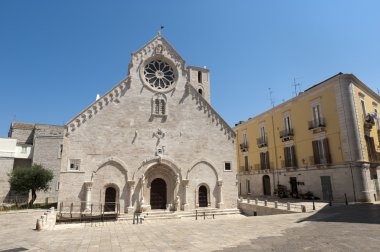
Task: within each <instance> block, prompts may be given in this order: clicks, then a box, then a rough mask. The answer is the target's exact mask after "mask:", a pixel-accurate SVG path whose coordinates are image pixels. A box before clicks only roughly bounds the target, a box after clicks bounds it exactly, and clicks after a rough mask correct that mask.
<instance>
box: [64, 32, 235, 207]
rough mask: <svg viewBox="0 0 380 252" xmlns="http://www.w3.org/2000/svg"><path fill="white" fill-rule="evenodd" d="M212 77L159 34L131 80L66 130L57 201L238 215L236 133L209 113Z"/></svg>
mask: <svg viewBox="0 0 380 252" xmlns="http://www.w3.org/2000/svg"><path fill="white" fill-rule="evenodd" d="M209 77H210V75H209V70H208V69H206V68H201V67H193V66H187V65H186V63H185V61H184V60H183V59H182V58H181V56H180V55H179V54H178V53H177V52H176V51H175V50H174V48H173V47H172V46H171V45H170V44H169V43H168V42H167V41H166V40H165V39H164V38H163V37H162V36H161V35H160V34H159V35H157V36H156V37H155V38H154V39H153V40H151V41H150V42H149V43H147V44H146V45H145V46H144V47H143V48H141V49H140V50H138V51H137V52H135V53H133V54H132V60H131V62H130V63H129V73H128V76H127V77H126V78H125V79H124V80H122V81H121V82H120V83H118V84H117V85H116V86H115V87H114V88H112V89H111V90H110V91H109V92H108V93H106V94H105V95H104V96H102V97H100V98H99V99H97V100H96V101H95V102H94V103H93V104H91V105H90V106H88V107H87V108H85V109H84V110H83V111H82V112H81V113H79V114H78V115H77V116H76V117H75V118H73V119H72V120H71V121H69V122H68V123H67V124H66V126H65V134H64V138H63V151H62V161H61V173H60V188H59V197H58V201H59V202H64V203H70V202H74V203H77V202H79V201H80V202H82V203H83V205H85V206H86V207H87V208H88V207H89V206H90V205H91V204H92V203H103V204H106V205H107V204H108V205H110V206H111V208H112V203H113V202H114V203H117V204H118V205H119V206H120V210H121V212H128V213H130V212H133V211H135V210H138V211H149V210H151V209H166V210H177V211H179V210H182V211H187V210H192V209H196V208H199V207H212V208H236V199H237V182H236V149H235V133H234V131H233V130H232V129H231V128H230V127H229V125H228V124H227V123H226V122H225V121H224V120H223V119H222V118H221V117H220V116H219V115H218V114H217V113H216V112H215V110H214V109H213V108H212V107H211V105H210V78H209ZM111 210H112V209H111Z"/></svg>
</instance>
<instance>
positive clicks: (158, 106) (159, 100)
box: [152, 94, 167, 116]
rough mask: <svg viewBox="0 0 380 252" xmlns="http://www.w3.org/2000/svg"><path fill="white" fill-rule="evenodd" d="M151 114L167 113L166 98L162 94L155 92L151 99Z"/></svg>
mask: <svg viewBox="0 0 380 252" xmlns="http://www.w3.org/2000/svg"><path fill="white" fill-rule="evenodd" d="M152 103H153V104H152V114H153V115H156V116H164V115H166V114H167V109H166V98H165V96H164V95H163V94H156V95H155V96H154V97H153V101H152Z"/></svg>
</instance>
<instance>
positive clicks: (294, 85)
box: [292, 77, 301, 96]
mask: <svg viewBox="0 0 380 252" xmlns="http://www.w3.org/2000/svg"><path fill="white" fill-rule="evenodd" d="M292 86H293V87H294V96H297V95H298V94H299V93H300V92H301V90H300V86H301V83H297V82H296V78H295V77H294V78H293V85H292ZM297 88H298V92H297Z"/></svg>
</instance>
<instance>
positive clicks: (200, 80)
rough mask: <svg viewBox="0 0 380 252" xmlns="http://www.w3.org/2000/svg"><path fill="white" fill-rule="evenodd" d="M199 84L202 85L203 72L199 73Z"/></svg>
mask: <svg viewBox="0 0 380 252" xmlns="http://www.w3.org/2000/svg"><path fill="white" fill-rule="evenodd" d="M198 83H202V72H201V71H198Z"/></svg>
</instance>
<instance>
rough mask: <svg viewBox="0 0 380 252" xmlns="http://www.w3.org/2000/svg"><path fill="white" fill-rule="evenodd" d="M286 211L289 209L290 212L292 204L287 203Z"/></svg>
mask: <svg viewBox="0 0 380 252" xmlns="http://www.w3.org/2000/svg"><path fill="white" fill-rule="evenodd" d="M286 209H287V210H288V211H290V203H289V202H287V203H286Z"/></svg>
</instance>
